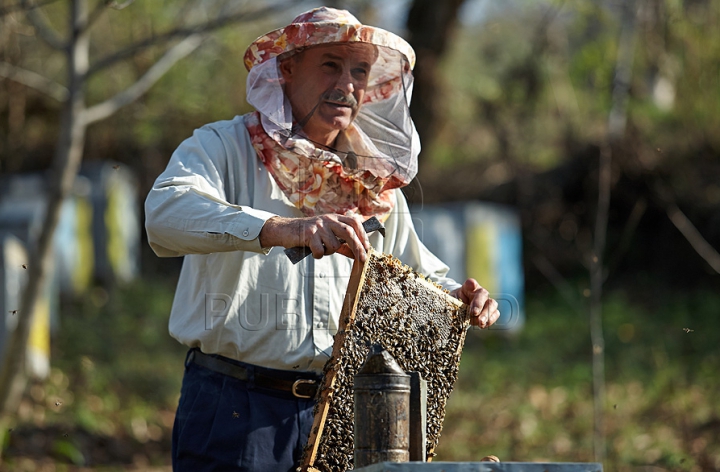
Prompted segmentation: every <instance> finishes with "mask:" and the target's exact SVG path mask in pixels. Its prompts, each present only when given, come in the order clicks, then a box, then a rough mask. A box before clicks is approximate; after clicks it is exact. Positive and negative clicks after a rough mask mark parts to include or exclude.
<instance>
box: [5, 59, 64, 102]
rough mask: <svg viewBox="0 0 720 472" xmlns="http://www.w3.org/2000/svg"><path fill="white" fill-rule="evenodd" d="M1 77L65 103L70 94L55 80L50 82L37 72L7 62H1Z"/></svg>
mask: <svg viewBox="0 0 720 472" xmlns="http://www.w3.org/2000/svg"><path fill="white" fill-rule="evenodd" d="M0 77H5V78H7V79H10V80H13V81H15V82H18V83H20V84H23V85H25V86H27V87H30V88H32V89H35V90H37V91H38V92H42V93H44V94H45V95H47V96H49V97H51V98H54V99H55V100H57V101H59V102H64V101H65V100H66V99H67V97H68V94H69V92H68V89H67V88H66V87H64V86H63V85H60V84H59V83H57V82H55V81H54V80H50V79H48V78H47V77H45V76H42V75H40V74H38V73H37V72H33V71H29V70H27V69H23V68H20V67H17V66H14V65H12V64H8V63H7V62H0Z"/></svg>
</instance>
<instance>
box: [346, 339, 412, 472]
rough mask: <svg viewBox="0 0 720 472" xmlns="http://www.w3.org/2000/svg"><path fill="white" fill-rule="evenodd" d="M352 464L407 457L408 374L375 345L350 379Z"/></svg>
mask: <svg viewBox="0 0 720 472" xmlns="http://www.w3.org/2000/svg"><path fill="white" fill-rule="evenodd" d="M354 390H355V391H354V403H355V407H354V411H355V426H354V467H355V468H356V469H357V468H360V467H364V466H368V465H371V464H375V463H378V462H407V461H408V460H409V458H410V452H409V451H410V376H409V375H407V374H406V373H405V372H403V370H402V369H401V368H400V366H399V365H398V363H397V361H395V359H394V358H393V357H392V355H391V354H390V353H389V352H387V351H386V350H385V349H384V348H383V347H382V346H380V345H379V344H374V345H373V346H372V347H371V348H370V352H369V353H368V356H367V358H366V359H365V363H364V364H363V366H362V367H361V368H360V371H359V372H358V373H357V374H356V375H355V378H354Z"/></svg>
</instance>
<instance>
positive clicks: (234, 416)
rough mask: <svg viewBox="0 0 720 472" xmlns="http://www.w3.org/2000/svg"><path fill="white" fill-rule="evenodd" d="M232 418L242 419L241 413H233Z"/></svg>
mask: <svg viewBox="0 0 720 472" xmlns="http://www.w3.org/2000/svg"><path fill="white" fill-rule="evenodd" d="M232 417H233V418H240V413H238V412H237V411H233V413H232Z"/></svg>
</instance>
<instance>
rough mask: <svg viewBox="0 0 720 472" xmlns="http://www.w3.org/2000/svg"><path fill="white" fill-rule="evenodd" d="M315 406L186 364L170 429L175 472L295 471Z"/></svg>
mask: <svg viewBox="0 0 720 472" xmlns="http://www.w3.org/2000/svg"><path fill="white" fill-rule="evenodd" d="M238 364H241V365H244V366H248V364H242V363H238ZM250 368H252V366H250ZM314 403H315V402H314V400H313V399H301V398H295V397H293V396H292V395H291V394H284V393H282V392H275V391H270V390H264V391H261V389H259V388H254V387H253V386H252V385H251V384H249V382H244V381H242V380H238V379H235V378H233V377H229V376H227V375H223V374H220V373H217V372H214V371H212V370H209V369H206V368H205V367H201V366H199V365H197V364H192V363H190V364H188V363H187V362H186V365H185V375H184V377H183V383H182V390H181V393H180V403H179V405H178V409H177V414H176V415H175V424H174V426H173V437H172V463H173V471H174V472H206V471H207V472H210V471H213V472H215V471H218V472H219V471H223V472H224V471H243V472H250V471H253V472H255V471H257V472H276V471H277V472H285V471H287V472H294V471H295V468H296V467H298V466H299V464H300V459H301V458H302V452H303V448H304V447H305V444H306V442H307V437H308V435H309V434H310V429H311V427H312V422H313V416H312V410H313V406H314Z"/></svg>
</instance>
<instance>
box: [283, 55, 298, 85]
mask: <svg viewBox="0 0 720 472" xmlns="http://www.w3.org/2000/svg"><path fill="white" fill-rule="evenodd" d="M294 70H295V61H294V60H293V58H291V57H289V58H287V59H285V60H284V61H281V62H280V73H281V74H282V76H283V80H284V81H285V82H286V83H287V82H290V81H291V80H292V75H293V71H294Z"/></svg>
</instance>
